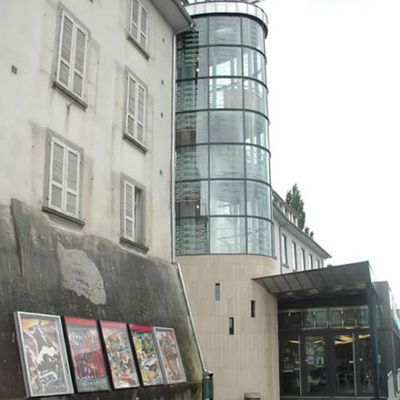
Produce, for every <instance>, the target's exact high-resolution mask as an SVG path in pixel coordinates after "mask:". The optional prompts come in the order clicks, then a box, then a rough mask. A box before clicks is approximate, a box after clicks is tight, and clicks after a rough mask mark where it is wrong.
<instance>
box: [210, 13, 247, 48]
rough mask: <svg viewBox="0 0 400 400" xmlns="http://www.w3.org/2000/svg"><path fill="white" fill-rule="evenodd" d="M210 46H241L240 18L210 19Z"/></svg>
mask: <svg viewBox="0 0 400 400" xmlns="http://www.w3.org/2000/svg"><path fill="white" fill-rule="evenodd" d="M209 44H240V18H238V17H213V18H210V19H209Z"/></svg>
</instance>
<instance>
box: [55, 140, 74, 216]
mask: <svg viewBox="0 0 400 400" xmlns="http://www.w3.org/2000/svg"><path fill="white" fill-rule="evenodd" d="M81 159H82V153H81V151H79V150H77V149H76V148H74V147H72V146H71V145H69V144H67V143H65V142H63V141H62V140H60V139H58V138H56V137H52V138H51V142H50V172H49V191H48V206H49V207H50V208H53V209H55V210H58V211H61V212H62V213H65V214H68V215H71V216H73V217H79V216H80V207H79V200H80V192H81V179H80V172H81Z"/></svg>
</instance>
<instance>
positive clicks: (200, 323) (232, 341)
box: [178, 255, 279, 400]
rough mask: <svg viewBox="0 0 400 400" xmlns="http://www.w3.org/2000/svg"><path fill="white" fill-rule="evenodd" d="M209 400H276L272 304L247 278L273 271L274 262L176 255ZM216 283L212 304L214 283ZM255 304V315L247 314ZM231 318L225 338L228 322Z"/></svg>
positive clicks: (275, 333)
mask: <svg viewBox="0 0 400 400" xmlns="http://www.w3.org/2000/svg"><path fill="white" fill-rule="evenodd" d="M178 262H179V263H180V264H181V267H182V271H183V275H184V278H185V284H186V286H187V291H188V295H189V300H190V303H191V306H192V310H193V314H194V318H195V324H196V328H197V331H198V334H199V337H200V344H201V346H202V349H203V353H204V356H205V359H206V361H207V366H208V368H209V369H210V370H211V371H212V372H214V390H215V393H214V394H215V395H214V398H215V400H242V399H243V398H244V394H245V393H246V392H259V393H260V394H261V399H262V400H277V399H278V398H279V367H278V363H279V359H278V357H279V354H278V324H277V305H276V300H275V298H274V297H273V296H271V295H269V294H268V293H267V292H266V291H265V289H264V288H263V287H261V285H259V284H258V283H256V282H255V281H253V280H252V278H256V277H260V276H266V275H272V274H277V273H279V268H278V263H277V262H276V260H275V259H273V258H269V257H262V256H251V255H226V256H225V255H212V256H187V257H179V259H178ZM217 282H219V283H220V284H221V300H220V301H216V300H215V295H214V285H215V283H217ZM250 300H256V317H255V318H251V316H250ZM229 317H233V318H234V319H235V333H234V335H229V329H228V318H229Z"/></svg>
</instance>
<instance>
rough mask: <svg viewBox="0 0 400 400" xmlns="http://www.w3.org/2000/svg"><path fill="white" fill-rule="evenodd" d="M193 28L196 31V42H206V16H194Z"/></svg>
mask: <svg viewBox="0 0 400 400" xmlns="http://www.w3.org/2000/svg"><path fill="white" fill-rule="evenodd" d="M194 23H195V26H194V29H195V31H196V32H198V44H199V46H204V45H206V44H208V18H207V17H205V18H196V19H195V20H194Z"/></svg>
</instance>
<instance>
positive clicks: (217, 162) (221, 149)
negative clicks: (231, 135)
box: [210, 145, 244, 178]
mask: <svg viewBox="0 0 400 400" xmlns="http://www.w3.org/2000/svg"><path fill="white" fill-rule="evenodd" d="M243 177H244V165H243V146H241V145H213V146H210V178H243Z"/></svg>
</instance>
